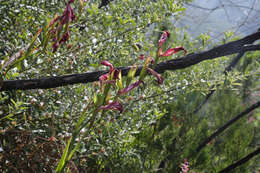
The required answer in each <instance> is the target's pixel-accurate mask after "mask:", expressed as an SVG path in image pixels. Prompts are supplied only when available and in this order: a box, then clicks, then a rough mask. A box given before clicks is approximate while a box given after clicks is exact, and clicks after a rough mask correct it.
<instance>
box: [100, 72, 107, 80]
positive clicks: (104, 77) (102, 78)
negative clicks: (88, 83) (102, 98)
mask: <svg viewBox="0 0 260 173" xmlns="http://www.w3.org/2000/svg"><path fill="white" fill-rule="evenodd" d="M108 75H109V74H108V73H106V74H103V75H102V76H100V77H99V81H100V82H103V81H105V80H107V79H108Z"/></svg>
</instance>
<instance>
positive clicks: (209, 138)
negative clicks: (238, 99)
mask: <svg viewBox="0 0 260 173" xmlns="http://www.w3.org/2000/svg"><path fill="white" fill-rule="evenodd" d="M258 107H260V101H258V102H257V103H255V104H253V105H252V106H250V107H249V108H247V109H246V110H244V111H243V112H241V113H240V114H238V115H237V116H236V117H234V118H233V119H231V120H229V121H228V122H227V123H226V124H224V125H223V126H222V127H220V128H219V129H217V131H216V132H214V133H213V134H212V135H210V136H209V137H208V138H206V139H205V140H204V141H202V142H201V144H200V145H199V146H198V147H197V149H196V151H197V152H199V151H200V150H201V149H202V148H203V147H205V146H206V145H207V143H209V142H210V141H211V140H212V139H214V138H215V137H217V136H218V135H219V134H220V133H222V132H223V131H224V130H226V129H227V128H228V127H229V126H231V125H232V124H233V123H235V122H236V121H237V120H239V119H240V118H242V117H243V116H245V115H247V114H248V113H250V112H251V111H253V110H254V109H256V108H258Z"/></svg>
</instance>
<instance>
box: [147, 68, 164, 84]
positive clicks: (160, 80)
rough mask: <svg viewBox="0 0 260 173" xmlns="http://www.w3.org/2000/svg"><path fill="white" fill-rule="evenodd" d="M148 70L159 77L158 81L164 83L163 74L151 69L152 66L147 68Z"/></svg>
mask: <svg viewBox="0 0 260 173" xmlns="http://www.w3.org/2000/svg"><path fill="white" fill-rule="evenodd" d="M147 70H148V71H149V72H150V73H151V74H152V75H154V76H155V77H156V78H157V82H158V84H159V85H160V84H162V83H163V78H162V76H161V75H160V74H159V73H157V72H156V71H154V70H153V69H151V68H147Z"/></svg>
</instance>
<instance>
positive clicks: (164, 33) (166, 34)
mask: <svg viewBox="0 0 260 173" xmlns="http://www.w3.org/2000/svg"><path fill="white" fill-rule="evenodd" d="M169 37H170V33H169V32H168V31H163V33H162V35H161V38H160V40H159V47H161V46H162V45H163V43H164V42H165V41H166V40H167V38H169Z"/></svg>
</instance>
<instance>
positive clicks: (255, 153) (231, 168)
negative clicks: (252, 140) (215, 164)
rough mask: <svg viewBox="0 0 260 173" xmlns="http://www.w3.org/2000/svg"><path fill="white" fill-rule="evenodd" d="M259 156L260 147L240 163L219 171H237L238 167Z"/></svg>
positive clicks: (223, 172)
mask: <svg viewBox="0 0 260 173" xmlns="http://www.w3.org/2000/svg"><path fill="white" fill-rule="evenodd" d="M258 154H260V147H259V148H257V149H256V150H255V151H254V152H252V153H250V154H248V155H247V156H246V157H244V158H242V159H241V160H239V161H237V162H235V163H233V164H231V165H229V166H228V167H226V168H225V169H223V170H221V171H219V173H226V172H229V171H231V170H233V169H235V168H236V167H238V166H240V165H243V164H244V163H246V162H248V161H249V160H250V159H252V158H253V157H255V156H257V155H258Z"/></svg>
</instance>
